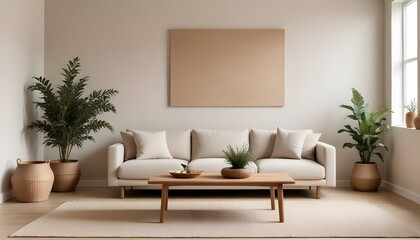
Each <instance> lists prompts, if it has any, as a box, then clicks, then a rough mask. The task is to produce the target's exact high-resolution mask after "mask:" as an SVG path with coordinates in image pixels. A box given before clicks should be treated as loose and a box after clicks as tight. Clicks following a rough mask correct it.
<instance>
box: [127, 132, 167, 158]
mask: <svg viewBox="0 0 420 240" xmlns="http://www.w3.org/2000/svg"><path fill="white" fill-rule="evenodd" d="M133 136H134V141H135V142H136V146H137V154H136V158H137V159H168V158H172V156H171V153H170V152H169V149H168V144H167V143H166V132H165V131H161V132H143V131H133Z"/></svg>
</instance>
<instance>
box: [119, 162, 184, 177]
mask: <svg viewBox="0 0 420 240" xmlns="http://www.w3.org/2000/svg"><path fill="white" fill-rule="evenodd" d="M181 163H182V164H185V165H187V164H188V161H186V160H182V159H135V160H129V161H125V162H123V163H122V164H121V165H120V166H119V167H118V178H120V179H136V180H143V179H149V178H150V177H151V176H152V175H154V174H157V173H167V172H168V171H170V170H177V169H183V168H182V165H181Z"/></svg>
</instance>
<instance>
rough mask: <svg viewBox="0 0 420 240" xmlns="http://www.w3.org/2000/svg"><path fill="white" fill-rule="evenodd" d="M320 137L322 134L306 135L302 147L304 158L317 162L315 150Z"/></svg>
mask: <svg viewBox="0 0 420 240" xmlns="http://www.w3.org/2000/svg"><path fill="white" fill-rule="evenodd" d="M320 137H321V133H308V134H306V138H305V141H304V142H303V147H302V158H304V159H311V160H315V148H316V144H317V143H318V140H319V138H320Z"/></svg>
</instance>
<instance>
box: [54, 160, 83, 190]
mask: <svg viewBox="0 0 420 240" xmlns="http://www.w3.org/2000/svg"><path fill="white" fill-rule="evenodd" d="M51 169H52V171H53V172H54V185H53V187H52V190H53V191H54V192H70V191H74V189H76V187H77V184H78V183H79V180H80V166H79V160H68V162H60V160H53V161H51Z"/></svg>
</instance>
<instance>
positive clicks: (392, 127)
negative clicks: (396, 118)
mask: <svg viewBox="0 0 420 240" xmlns="http://www.w3.org/2000/svg"><path fill="white" fill-rule="evenodd" d="M394 128H396V129H405V131H418V132H419V134H420V130H419V129H415V128H407V127H406V126H405V125H395V126H391V129H394Z"/></svg>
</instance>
